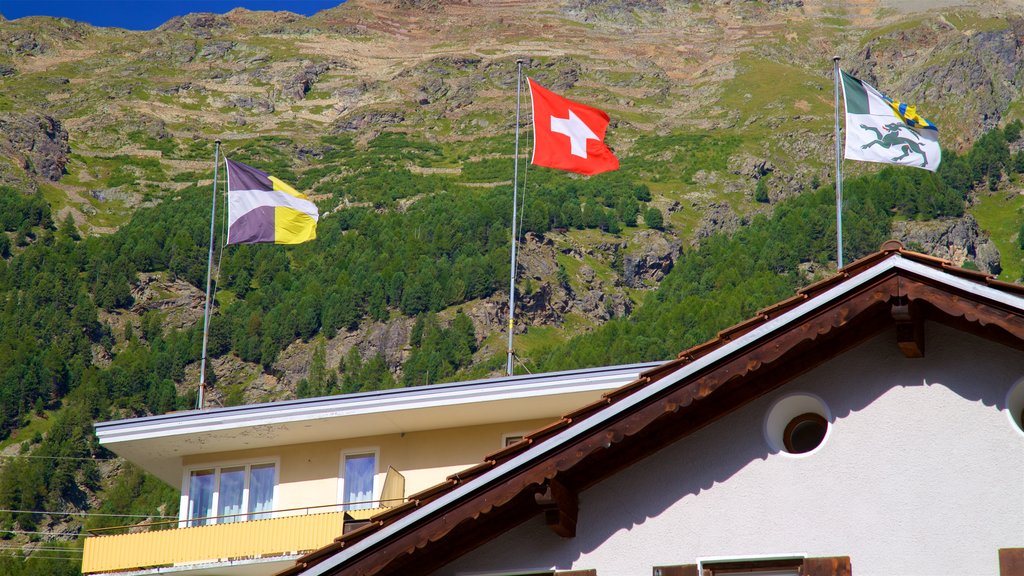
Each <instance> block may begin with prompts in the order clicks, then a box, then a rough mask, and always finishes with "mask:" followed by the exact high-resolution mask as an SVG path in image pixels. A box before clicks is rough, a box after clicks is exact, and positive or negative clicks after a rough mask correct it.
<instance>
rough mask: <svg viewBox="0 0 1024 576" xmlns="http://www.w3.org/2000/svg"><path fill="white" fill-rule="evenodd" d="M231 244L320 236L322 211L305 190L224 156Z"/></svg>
mask: <svg viewBox="0 0 1024 576" xmlns="http://www.w3.org/2000/svg"><path fill="white" fill-rule="evenodd" d="M224 162H225V163H226V164H227V170H228V244H255V243H263V242H267V243H274V244H301V243H302V242H306V241H309V240H312V239H314V238H316V223H317V220H319V218H320V213H319V211H318V210H317V208H316V204H313V202H311V201H310V200H309V198H307V197H306V196H305V195H304V194H300V193H299V192H296V191H295V189H294V188H292V187H291V186H289V185H287V184H285V183H284V182H282V181H280V180H278V179H277V178H274V177H273V176H271V175H269V174H267V173H266V172H264V171H262V170H258V169H256V168H253V167H252V166H247V165H245V164H242V163H241V162H235V161H234V160H228V159H227V158H225V159H224Z"/></svg>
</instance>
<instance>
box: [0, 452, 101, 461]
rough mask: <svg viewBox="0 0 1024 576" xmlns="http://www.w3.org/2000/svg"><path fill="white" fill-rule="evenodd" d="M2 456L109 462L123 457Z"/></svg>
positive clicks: (8, 455) (9, 456)
mask: <svg viewBox="0 0 1024 576" xmlns="http://www.w3.org/2000/svg"><path fill="white" fill-rule="evenodd" d="M0 458H38V459H42V460H92V461H94V462H107V461H110V460H120V459H121V458H86V457H83V456H35V455H31V454H0Z"/></svg>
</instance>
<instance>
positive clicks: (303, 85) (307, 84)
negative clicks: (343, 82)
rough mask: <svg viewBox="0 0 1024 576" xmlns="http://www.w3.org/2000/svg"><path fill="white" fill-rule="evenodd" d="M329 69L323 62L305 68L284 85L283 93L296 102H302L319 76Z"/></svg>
mask: <svg viewBox="0 0 1024 576" xmlns="http://www.w3.org/2000/svg"><path fill="white" fill-rule="evenodd" d="M330 68H331V67H330V65H329V64H326V63H323V62H321V63H319V64H310V65H308V66H306V67H305V68H303V69H302V72H299V73H298V74H296V75H295V76H293V77H292V79H291V80H290V81H289V82H288V83H287V84H286V85H285V87H284V93H285V94H286V95H287V96H290V97H292V98H294V99H296V100H302V99H303V98H305V97H306V94H307V93H308V92H309V91H310V90H312V89H313V85H314V84H316V81H317V80H318V79H319V78H320V76H322V75H323V73H324V72H327V71H328V70H330Z"/></svg>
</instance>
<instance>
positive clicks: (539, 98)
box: [527, 78, 619, 175]
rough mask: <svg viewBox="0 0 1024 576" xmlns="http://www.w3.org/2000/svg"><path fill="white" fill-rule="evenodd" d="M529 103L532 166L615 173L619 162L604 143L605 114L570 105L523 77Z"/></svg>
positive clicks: (588, 173)
mask: <svg viewBox="0 0 1024 576" xmlns="http://www.w3.org/2000/svg"><path fill="white" fill-rule="evenodd" d="M527 81H528V82H529V83H530V99H531V100H532V101H533V134H534V138H533V163H534V164H536V165H538V166H547V167H548V168H557V169H559V170H568V171H570V172H578V173H580V174H587V175H593V174H600V173H601V172H608V171H609V170H618V168H619V159H618V158H616V157H615V154H612V151H611V150H610V149H609V148H608V146H606V145H605V143H604V131H605V128H607V127H608V115H607V114H605V113H604V111H602V110H598V109H597V108H594V107H592V106H587V105H585V104H580V103H579V102H573V101H572V100H569V99H567V98H562V97H561V96H559V95H558V94H555V93H554V92H551V91H549V90H546V89H545V88H543V87H542V86H541V85H540V84H537V83H536V82H534V81H533V79H532V78H527Z"/></svg>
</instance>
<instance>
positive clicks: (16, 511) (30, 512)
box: [0, 509, 177, 532]
mask: <svg viewBox="0 0 1024 576" xmlns="http://www.w3.org/2000/svg"><path fill="white" fill-rule="evenodd" d="M0 512H7V513H9V514H49V515H50V516H102V517H113V518H175V519H176V518H177V516H160V515H158V514H148V515H147V514H106V513H102V512H56V511H52V510H4V509H0ZM0 532H6V530H0Z"/></svg>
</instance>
